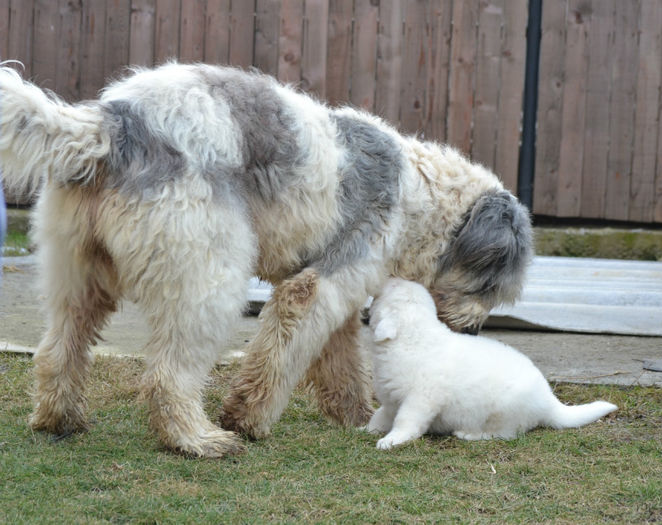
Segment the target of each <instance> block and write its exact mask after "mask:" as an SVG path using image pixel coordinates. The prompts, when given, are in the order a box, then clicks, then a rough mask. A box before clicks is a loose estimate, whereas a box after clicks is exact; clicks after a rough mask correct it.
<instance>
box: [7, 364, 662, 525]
mask: <svg viewBox="0 0 662 525" xmlns="http://www.w3.org/2000/svg"><path fill="white" fill-rule="evenodd" d="M30 369H31V364H30V360H29V359H28V358H26V357H25V356H18V355H7V354H0V473H1V475H2V477H1V480H0V509H2V512H1V513H0V521H2V520H3V519H4V520H6V522H7V523H116V522H119V523H125V522H131V523H220V522H223V523H255V522H265V521H272V522H302V521H309V522H310V521H312V522H349V523H377V522H378V523H384V522H392V523H413V522H458V523H472V522H493V523H503V522H514V523H523V522H536V523H543V522H555V523H597V522H613V523H646V522H654V521H658V522H659V521H660V520H662V430H661V429H662V390H661V389H656V388H641V387H631V388H620V387H613V386H579V385H567V384H559V385H555V390H556V392H557V395H558V396H559V397H560V398H561V399H562V400H563V401H565V402H570V403H580V402H585V401H589V400H593V399H595V398H603V399H607V400H609V401H611V402H614V403H616V404H617V405H619V407H620V408H619V410H618V411H617V412H615V413H614V414H612V415H611V416H610V417H608V418H606V419H605V420H604V421H602V422H599V423H595V424H593V425H589V426H587V427H584V428H582V429H578V430H564V431H553V430H546V429H539V430H535V431H533V432H530V433H528V434H527V435H525V436H523V437H521V438H519V439H516V440H514V441H509V442H504V441H485V442H464V441H460V440H457V439H454V438H448V437H425V438H422V439H419V440H416V441H415V442H413V443H412V444H410V445H406V446H404V447H401V448H398V449H395V450H393V451H389V452H383V451H378V450H376V449H375V442H376V439H377V438H376V437H375V436H370V435H366V434H364V433H362V432H360V431H358V430H353V429H343V428H339V427H337V426H334V425H332V424H330V423H328V422H327V421H325V420H324V419H323V418H322V417H321V416H320V415H319V413H318V411H317V410H316V408H315V406H314V404H313V403H312V402H311V401H310V399H309V398H308V397H307V395H306V394H305V393H303V392H297V393H296V394H295V396H294V397H293V399H292V400H291V401H290V404H289V406H288V409H287V411H286V413H285V414H284V415H283V417H282V419H281V420H280V422H279V423H278V424H277V425H275V427H274V431H273V434H272V436H271V437H270V438H268V439H265V440H262V441H258V442H254V443H249V444H248V447H247V451H246V452H245V453H244V454H242V455H240V456H237V457H232V458H227V459H222V460H201V459H187V458H184V457H181V456H178V455H175V454H172V453H170V452H168V451H165V450H163V449H162V447H161V446H160V445H159V443H158V442H157V440H156V438H155V437H154V435H153V434H152V433H151V432H149V430H148V428H147V423H146V419H147V418H146V412H145V408H144V406H143V404H142V403H141V402H140V401H138V399H137V398H138V382H139V377H140V372H141V370H142V363H141V361H139V360H132V359H117V358H98V359H97V361H96V363H95V365H94V371H93V377H92V380H91V385H90V390H89V415H90V418H91V419H92V420H93V421H94V423H93V425H92V428H91V430H90V431H89V432H88V433H85V434H80V435H75V436H73V437H71V438H69V439H65V440H62V441H59V442H53V441H52V439H51V438H50V437H49V436H48V435H45V434H42V433H33V432H32V431H31V430H30V429H29V428H28V426H27V424H26V420H27V417H28V414H29V413H30V408H31V407H30V399H29V391H30V388H31V382H32V378H31V372H30ZM233 372H234V369H233V368H219V369H217V370H216V371H215V372H214V375H213V378H212V382H211V385H210V389H209V392H208V402H207V410H208V412H209V413H210V414H211V415H212V416H213V415H214V414H215V413H216V412H217V410H218V406H219V403H220V400H221V399H222V396H223V393H224V388H225V385H226V384H227V379H228V377H229V376H230V375H231V374H232V373H233ZM2 516H4V518H3V517H2Z"/></svg>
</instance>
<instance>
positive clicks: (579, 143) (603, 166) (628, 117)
mask: <svg viewBox="0 0 662 525" xmlns="http://www.w3.org/2000/svg"><path fill="white" fill-rule="evenodd" d="M542 26H543V27H542V42H541V56H540V77H539V79H540V82H539V98H538V135H537V156H536V170H535V186H534V188H535V190H534V201H533V202H534V211H535V212H536V213H539V214H545V215H553V216H559V217H588V218H608V219H616V220H624V221H638V222H654V221H655V222H662V120H661V118H660V116H661V115H660V106H661V105H662V98H661V95H662V94H661V92H660V87H661V85H662V77H661V72H662V2H661V1H660V0H626V1H624V0H563V1H549V0H545V1H544V2H543V16H542Z"/></svg>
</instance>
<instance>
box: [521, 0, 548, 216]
mask: <svg viewBox="0 0 662 525" xmlns="http://www.w3.org/2000/svg"><path fill="white" fill-rule="evenodd" d="M541 22H542V0H529V21H528V26H527V30H526V66H525V71H524V108H523V109H524V115H523V119H522V145H521V146H520V151H519V166H518V172H517V193H518V196H519V199H520V201H521V202H522V203H523V204H524V205H525V206H526V207H527V208H529V210H531V209H533V184H534V172H535V162H536V113H537V111H538V66H539V62H540V39H541V35H542V32H541V26H542V23H541Z"/></svg>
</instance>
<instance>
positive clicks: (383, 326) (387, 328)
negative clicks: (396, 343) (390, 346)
mask: <svg viewBox="0 0 662 525" xmlns="http://www.w3.org/2000/svg"><path fill="white" fill-rule="evenodd" d="M396 335H397V330H396V328H395V324H394V323H393V321H391V320H390V319H382V320H381V321H379V323H377V326H376V327H375V333H374V336H373V340H374V341H375V343H381V342H383V341H388V340H389V339H395V336H396Z"/></svg>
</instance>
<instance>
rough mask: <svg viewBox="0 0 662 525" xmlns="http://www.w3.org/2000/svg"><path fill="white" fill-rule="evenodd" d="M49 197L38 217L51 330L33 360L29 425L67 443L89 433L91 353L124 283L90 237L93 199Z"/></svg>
mask: <svg viewBox="0 0 662 525" xmlns="http://www.w3.org/2000/svg"><path fill="white" fill-rule="evenodd" d="M45 191H46V195H45V196H44V197H45V198H42V199H41V201H40V202H39V204H38V206H37V209H36V217H37V221H36V232H35V236H36V238H37V241H38V244H39V245H40V257H41V259H42V261H43V263H42V264H43V268H42V271H43V279H44V281H45V292H46V301H47V307H48V321H47V324H48V329H47V332H46V334H45V336H44V338H43V339H42V341H41V343H40V344H39V347H38V349H37V352H36V353H35V356H34V363H35V378H36V385H35V393H34V411H33V413H32V415H31V417H30V424H31V426H32V428H34V429H35V430H46V431H48V432H52V433H54V434H58V435H68V434H71V433H72V432H76V431H80V430H85V429H86V428H87V424H86V419H85V414H84V410H85V404H86V403H85V394H84V390H85V383H86V380H87V377H88V373H89V369H90V357H91V356H90V351H89V345H90V344H94V342H95V340H96V339H97V337H98V332H99V330H100V329H101V328H102V327H103V325H104V322H105V321H106V319H107V316H108V314H109V313H110V312H113V311H114V310H115V304H116V299H117V297H118V290H117V276H116V272H115V267H114V265H113V263H112V261H111V259H110V257H109V255H108V253H107V252H106V251H105V249H104V248H103V247H102V246H101V245H99V244H98V243H96V242H95V241H94V240H93V238H92V237H91V236H90V231H89V224H90V222H91V221H90V220H89V219H90V215H89V212H90V209H93V208H94V207H95V205H94V204H93V203H92V202H90V199H89V198H87V197H82V196H81V195H80V194H78V195H75V194H74V193H75V192H67V191H65V190H53V189H51V188H47V189H46V190H45ZM67 210H68V211H69V212H68V211H67ZM71 210H74V212H70V211H71Z"/></svg>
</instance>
